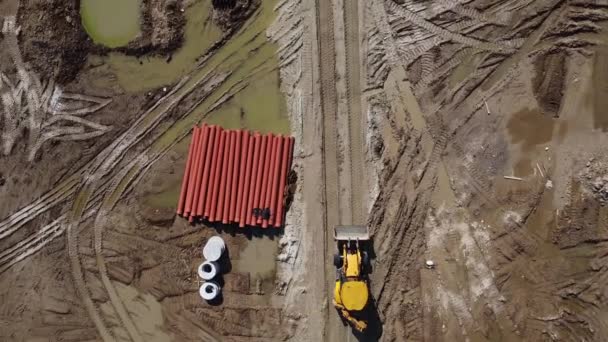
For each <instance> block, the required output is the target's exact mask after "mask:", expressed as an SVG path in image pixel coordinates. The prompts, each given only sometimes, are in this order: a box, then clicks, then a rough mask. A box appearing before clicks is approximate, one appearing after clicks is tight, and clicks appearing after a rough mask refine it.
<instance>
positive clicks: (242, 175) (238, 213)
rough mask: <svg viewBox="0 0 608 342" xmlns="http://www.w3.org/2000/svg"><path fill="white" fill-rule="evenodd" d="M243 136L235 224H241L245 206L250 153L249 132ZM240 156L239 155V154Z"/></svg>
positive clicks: (243, 133)
mask: <svg viewBox="0 0 608 342" xmlns="http://www.w3.org/2000/svg"><path fill="white" fill-rule="evenodd" d="M240 133H241V135H242V138H241V144H242V146H241V153H240V159H241V161H240V167H239V178H238V184H239V185H238V189H237V193H236V212H235V215H234V222H241V208H242V206H243V202H246V201H243V197H245V196H244V195H245V194H244V191H245V190H244V184H245V171H246V169H247V167H246V163H247V156H248V153H249V149H248V148H249V132H247V131H242V132H240ZM237 155H238V153H237Z"/></svg>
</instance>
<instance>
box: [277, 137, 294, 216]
mask: <svg viewBox="0 0 608 342" xmlns="http://www.w3.org/2000/svg"><path fill="white" fill-rule="evenodd" d="M292 151H293V138H285V140H284V144H283V161H282V164H281V178H280V179H279V181H280V183H279V190H278V195H279V196H278V200H277V216H276V218H275V220H274V226H275V227H277V228H280V227H281V226H282V225H283V214H284V211H285V184H286V183H287V172H289V167H290V163H291V154H292V153H293V152H292Z"/></svg>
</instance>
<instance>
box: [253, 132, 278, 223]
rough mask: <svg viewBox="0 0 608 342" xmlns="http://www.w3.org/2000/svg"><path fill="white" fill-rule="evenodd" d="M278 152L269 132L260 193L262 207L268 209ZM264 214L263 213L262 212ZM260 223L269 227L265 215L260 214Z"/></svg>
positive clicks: (272, 136)
mask: <svg viewBox="0 0 608 342" xmlns="http://www.w3.org/2000/svg"><path fill="white" fill-rule="evenodd" d="M275 153H277V145H276V139H275V136H274V135H272V134H269V136H268V146H267V147H266V162H265V163H264V177H263V178H262V193H261V194H260V208H261V209H262V210H266V208H270V189H271V188H272V170H273V169H274V157H275ZM262 214H263V213H262ZM257 223H258V225H259V224H261V225H262V228H266V227H268V220H264V219H263V215H260V216H258V220H257Z"/></svg>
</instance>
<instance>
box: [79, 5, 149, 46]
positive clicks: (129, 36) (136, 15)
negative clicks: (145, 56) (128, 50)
mask: <svg viewBox="0 0 608 342" xmlns="http://www.w3.org/2000/svg"><path fill="white" fill-rule="evenodd" d="M80 16H81V18H82V26H83V27H84V29H85V30H86V32H87V34H88V35H89V37H91V39H93V41H94V42H95V43H97V44H101V45H105V46H107V47H110V48H115V47H120V46H124V45H127V44H128V43H129V42H130V41H132V40H133V39H135V38H136V37H137V35H139V34H140V33H141V28H140V22H141V18H140V17H141V0H81V2H80Z"/></svg>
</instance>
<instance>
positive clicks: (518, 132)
mask: <svg viewBox="0 0 608 342" xmlns="http://www.w3.org/2000/svg"><path fill="white" fill-rule="evenodd" d="M554 124H555V121H554V119H552V118H550V117H548V116H545V115H543V114H541V112H540V111H539V110H531V109H524V110H522V111H519V112H517V113H515V114H513V115H512V116H511V118H510V119H509V122H508V123H507V130H508V131H509V135H510V136H511V143H512V144H521V148H522V151H524V152H529V151H530V150H531V149H532V148H534V147H535V146H537V145H540V144H543V143H547V142H549V141H551V138H552V137H553V128H554Z"/></svg>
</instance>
